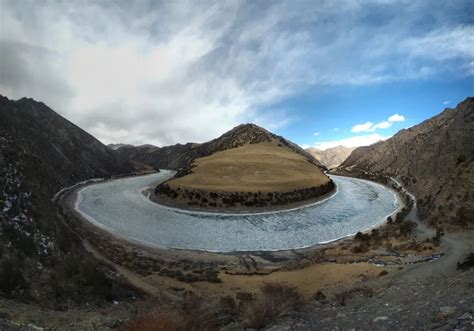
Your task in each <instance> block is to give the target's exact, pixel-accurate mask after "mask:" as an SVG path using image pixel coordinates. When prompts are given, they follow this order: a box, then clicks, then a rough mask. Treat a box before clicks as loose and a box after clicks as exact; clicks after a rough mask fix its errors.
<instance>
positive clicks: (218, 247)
mask: <svg viewBox="0 0 474 331" xmlns="http://www.w3.org/2000/svg"><path fill="white" fill-rule="evenodd" d="M173 174H174V172H172V171H168V170H162V171H161V172H160V173H156V174H152V175H147V176H141V177H131V178H123V179H116V180H112V181H108V182H103V183H98V184H93V185H90V186H86V187H84V188H82V189H81V190H80V191H79V192H78V199H77V201H76V210H78V211H79V212H80V213H81V214H82V215H83V216H84V217H85V218H86V219H87V220H88V221H90V222H91V223H93V224H95V225H97V226H99V227H101V228H103V229H105V230H107V231H110V232H112V233H114V234H115V235H118V236H120V237H124V238H127V239H129V240H132V241H137V242H140V243H143V244H146V245H150V246H156V247H163V248H182V249H193V250H206V251H216V252H230V251H257V250H267V251H269V250H287V249H296V248H302V247H308V246H313V245H316V244H320V243H325V242H329V241H332V240H335V239H338V238H342V237H345V236H348V235H351V234H354V233H356V232H357V231H363V230H366V229H369V228H371V227H374V226H377V225H379V224H381V223H383V222H384V220H385V218H386V217H387V216H388V215H389V214H392V213H393V212H394V211H395V210H396V209H397V208H398V206H399V203H398V201H397V198H396V195H395V193H394V192H392V191H390V190H388V189H387V188H385V187H384V186H382V185H379V184H376V183H373V182H369V181H365V180H361V179H355V178H348V177H341V176H331V178H332V179H333V180H334V182H335V183H336V185H337V192H336V193H335V194H333V195H332V196H330V197H329V198H327V199H325V200H323V201H320V202H318V203H316V204H313V205H310V206H307V207H303V208H299V209H294V210H289V211H281V212H269V213H261V214H246V215H235V214H234V215H229V214H216V213H200V212H183V211H180V210H174V209H170V208H168V207H164V206H160V205H157V204H155V203H153V202H151V201H150V200H149V199H148V198H147V197H146V196H144V195H143V194H142V193H141V191H143V190H144V189H146V188H147V187H149V186H150V185H152V184H153V185H154V184H155V183H157V182H159V181H162V180H166V179H168V178H169V177H171V176H172V175H173Z"/></svg>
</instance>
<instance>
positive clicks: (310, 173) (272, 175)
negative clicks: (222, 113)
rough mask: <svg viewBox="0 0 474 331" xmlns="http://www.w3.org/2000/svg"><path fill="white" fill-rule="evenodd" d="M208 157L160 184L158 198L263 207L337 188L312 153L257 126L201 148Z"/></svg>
mask: <svg viewBox="0 0 474 331" xmlns="http://www.w3.org/2000/svg"><path fill="white" fill-rule="evenodd" d="M194 153H197V155H203V156H202V157H199V158H195V159H192V160H191V162H190V163H188V164H185V167H184V168H182V169H181V170H180V171H179V172H178V173H177V175H176V177H175V178H174V179H171V180H170V181H168V182H166V183H163V184H161V185H159V186H158V187H157V189H156V193H157V198H158V199H161V200H165V201H163V202H165V203H169V202H172V203H173V204H178V205H180V206H194V207H202V208H205V209H208V208H210V209H212V208H224V207H225V208H227V209H228V208H234V209H236V210H238V209H239V208H241V207H246V209H249V208H262V207H271V206H278V205H285V204H291V203H296V202H300V201H303V200H307V199H310V198H315V197H317V196H319V195H322V194H325V193H328V192H329V191H330V190H332V188H333V183H332V181H330V179H329V178H328V177H327V176H326V175H324V174H323V172H322V171H321V169H320V166H321V165H320V164H319V163H318V162H317V161H315V160H314V158H313V157H312V156H311V155H309V154H308V153H307V152H305V151H304V150H302V149H301V148H299V147H298V146H296V145H295V144H293V143H291V142H289V141H287V140H285V139H284V138H282V137H280V136H277V135H274V134H272V133H270V132H268V131H267V130H265V129H263V128H260V127H258V126H256V125H254V124H246V125H240V126H237V127H236V128H234V129H232V130H231V131H229V132H227V133H225V134H224V135H222V136H221V137H219V138H217V139H214V140H212V141H210V142H208V143H204V144H201V145H198V146H196V147H195V148H194Z"/></svg>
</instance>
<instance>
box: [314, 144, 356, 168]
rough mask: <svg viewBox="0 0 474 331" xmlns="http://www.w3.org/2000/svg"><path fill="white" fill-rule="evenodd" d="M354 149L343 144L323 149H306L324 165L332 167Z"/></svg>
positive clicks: (343, 159) (338, 163)
mask: <svg viewBox="0 0 474 331" xmlns="http://www.w3.org/2000/svg"><path fill="white" fill-rule="evenodd" d="M354 149H355V148H350V147H345V146H336V147H332V148H328V149H325V150H321V149H318V148H315V147H310V148H307V149H306V151H307V152H308V153H310V154H311V155H312V156H314V158H315V159H316V160H318V161H319V162H321V163H322V164H323V165H325V166H326V167H328V168H334V167H337V166H338V165H340V164H341V163H342V162H344V161H345V160H346V159H347V157H348V156H349V155H350V154H351V153H352V151H353V150H354Z"/></svg>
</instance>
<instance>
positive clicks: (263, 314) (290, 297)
mask: <svg viewBox="0 0 474 331" xmlns="http://www.w3.org/2000/svg"><path fill="white" fill-rule="evenodd" d="M303 304H304V298H303V296H302V295H301V293H300V292H299V291H298V290H297V289H296V288H294V287H291V286H288V285H282V284H266V285H264V286H263V287H262V288H261V294H260V295H259V296H258V297H257V299H256V300H255V301H252V302H250V303H249V305H248V306H247V309H245V311H244V312H243V319H244V324H245V326H246V327H249V328H256V329H260V328H263V327H264V326H265V325H268V324H269V323H270V322H272V321H274V320H276V319H278V318H280V317H282V316H285V315H287V314H288V313H290V312H292V311H295V310H298V309H299V308H301V307H302V306H303Z"/></svg>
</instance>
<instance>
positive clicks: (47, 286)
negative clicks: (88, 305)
mask: <svg viewBox="0 0 474 331" xmlns="http://www.w3.org/2000/svg"><path fill="white" fill-rule="evenodd" d="M0 119H1V120H0V296H1V295H4V296H7V297H14V298H16V297H19V298H21V299H22V300H25V301H36V302H41V303H42V305H48V304H52V305H54V301H55V300H58V301H61V300H71V298H72V297H74V300H75V302H77V303H79V302H82V301H83V300H85V301H88V300H93V299H94V298H97V297H100V296H101V295H102V294H105V295H108V294H110V292H109V293H107V291H108V290H110V289H111V286H112V280H111V279H108V278H106V277H105V276H104V273H103V272H101V271H100V269H101V268H102V266H100V265H99V264H98V263H97V262H96V261H95V260H94V259H93V258H92V257H90V256H89V255H88V254H87V253H86V252H85V250H84V248H83V247H82V245H81V242H80V240H79V239H78V238H77V236H76V235H75V234H74V233H72V232H71V230H69V228H68V227H66V226H65V225H64V224H63V223H62V222H61V219H60V218H59V217H58V214H57V212H56V206H55V205H54V203H53V202H52V201H51V199H52V198H53V196H54V194H55V193H56V192H57V191H58V190H60V189H61V188H63V187H66V186H70V185H72V184H74V183H76V182H78V181H81V180H85V179H89V178H94V177H103V176H111V175H118V174H124V173H129V172H131V171H132V170H133V167H132V165H131V164H130V163H129V162H128V161H124V160H123V159H122V158H121V157H120V156H119V155H118V154H117V153H115V152H114V151H112V150H110V149H109V148H107V147H106V146H104V145H103V144H102V143H100V142H99V141H98V140H97V139H95V138H94V137H92V136H91V135H89V134H88V133H86V132H84V131H83V130H81V129H80V128H78V127H77V126H75V125H74V124H72V123H70V122H69V121H67V120H66V119H64V118H63V117H61V116H59V115H58V114H56V113H55V112H54V111H53V110H51V109H50V108H48V107H47V106H46V105H44V104H43V103H40V102H36V101H34V100H32V99H26V98H23V99H20V100H17V101H14V100H9V99H8V98H5V97H1V96H0ZM101 291H103V292H101ZM68 293H69V294H70V296H69V298H68ZM101 293H102V294H101ZM124 293H126V292H124Z"/></svg>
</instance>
